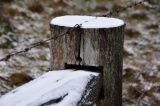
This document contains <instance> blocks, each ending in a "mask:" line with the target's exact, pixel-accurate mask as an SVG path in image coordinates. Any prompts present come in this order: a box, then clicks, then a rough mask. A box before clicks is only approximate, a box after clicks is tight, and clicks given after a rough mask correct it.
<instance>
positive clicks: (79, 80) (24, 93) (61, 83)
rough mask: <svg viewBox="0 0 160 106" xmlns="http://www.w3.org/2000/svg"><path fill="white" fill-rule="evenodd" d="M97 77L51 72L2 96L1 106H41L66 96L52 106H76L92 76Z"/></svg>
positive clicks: (80, 71)
mask: <svg viewBox="0 0 160 106" xmlns="http://www.w3.org/2000/svg"><path fill="white" fill-rule="evenodd" d="M97 75H98V73H93V72H86V71H83V70H78V71H72V70H60V71H50V72H47V73H46V74H44V75H42V76H40V77H39V78H37V79H35V80H33V81H31V82H29V83H27V84H25V85H23V86H21V87H18V88H16V89H15V90H13V91H11V92H9V93H7V94H5V95H4V96H2V97H1V98H0V106H39V105H41V104H44V103H46V102H48V101H50V100H53V99H57V98H60V97H63V96H64V95H66V94H68V95H67V96H66V97H65V98H63V100H62V101H61V102H59V103H57V104H53V105H52V106H76V104H77V102H78V101H79V100H80V99H81V96H82V94H83V92H84V90H85V87H86V85H87V83H88V82H89V81H90V79H91V76H97Z"/></svg>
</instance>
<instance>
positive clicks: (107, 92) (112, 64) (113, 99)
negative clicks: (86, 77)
mask: <svg viewBox="0 0 160 106" xmlns="http://www.w3.org/2000/svg"><path fill="white" fill-rule="evenodd" d="M76 24H82V25H81V29H79V30H77V28H75V27H74V26H75V25H76ZM50 26H51V37H55V36H58V35H60V34H62V33H63V32H65V31H67V30H70V29H71V30H72V29H73V30H72V31H70V32H69V33H67V34H65V36H62V37H59V38H57V39H53V40H51V56H52V58H51V67H52V69H63V68H64V63H65V62H67V63H68V64H77V60H76V55H77V52H78V51H77V39H79V36H81V39H80V41H81V42H80V56H81V58H82V62H81V64H82V65H93V66H103V71H104V73H103V75H104V78H103V86H104V104H103V106H122V65H123V42H124V40H123V35H124V26H125V24H124V22H123V21H122V20H120V19H116V18H107V17H92V16H62V17H57V18H54V19H53V20H52V21H51V24H50Z"/></svg>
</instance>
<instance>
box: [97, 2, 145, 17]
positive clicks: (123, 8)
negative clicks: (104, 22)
mask: <svg viewBox="0 0 160 106" xmlns="http://www.w3.org/2000/svg"><path fill="white" fill-rule="evenodd" d="M145 2H147V0H141V1H139V2H134V3H131V4H129V5H127V6H125V7H122V8H119V9H116V10H110V11H109V12H108V13H107V14H103V15H98V16H103V17H111V16H113V15H114V14H119V13H121V12H123V11H126V10H128V9H130V8H133V7H135V6H138V5H142V4H143V3H145Z"/></svg>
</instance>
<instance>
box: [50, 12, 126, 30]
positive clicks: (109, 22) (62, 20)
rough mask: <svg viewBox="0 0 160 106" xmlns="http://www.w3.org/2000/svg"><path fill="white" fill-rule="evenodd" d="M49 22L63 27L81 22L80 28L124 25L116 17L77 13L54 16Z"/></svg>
mask: <svg viewBox="0 0 160 106" xmlns="http://www.w3.org/2000/svg"><path fill="white" fill-rule="evenodd" d="M50 23H51V24H53V25H58V26H65V27H74V26H75V25H76V24H79V25H80V24H82V26H81V27H82V28H113V27H118V26H122V25H124V22H123V21H122V20H120V19H117V18H110V17H95V16H78V15H67V16H60V17H56V18H54V19H52V20H51V22H50Z"/></svg>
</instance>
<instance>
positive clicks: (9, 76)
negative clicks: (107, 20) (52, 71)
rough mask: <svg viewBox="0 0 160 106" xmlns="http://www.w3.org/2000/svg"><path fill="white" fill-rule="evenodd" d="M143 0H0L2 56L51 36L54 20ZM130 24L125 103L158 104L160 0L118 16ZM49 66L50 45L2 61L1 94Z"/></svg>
mask: <svg viewBox="0 0 160 106" xmlns="http://www.w3.org/2000/svg"><path fill="white" fill-rule="evenodd" d="M138 1H140V0H118V1H117V0H0V58H3V57H4V56H5V55H7V54H8V53H11V52H14V51H17V50H22V49H24V48H25V47H28V46H29V45H30V44H32V43H34V42H37V41H40V40H44V39H45V38H49V36H50V28H49V23H50V20H51V19H52V18H54V17H56V16H61V15H69V14H81V15H103V14H106V13H108V12H109V11H110V10H117V9H121V8H123V7H125V6H127V5H130V4H133V3H135V2H138ZM113 17H117V18H120V19H122V20H124V21H125V22H126V28H125V42H124V66H123V68H124V69H123V105H124V106H160V0H148V1H147V2H144V3H143V4H142V5H137V6H134V7H133V8H129V9H127V10H126V11H123V12H120V13H119V14H114V16H113ZM49 68H50V51H49V44H45V45H43V46H39V47H37V48H34V49H32V50H30V51H29V52H27V53H22V54H19V55H16V56H14V57H12V58H11V59H10V60H9V61H6V62H5V61H4V62H0V96H1V95H3V94H4V93H7V92H8V91H10V90H12V89H14V88H16V87H17V86H20V85H22V84H24V83H26V82H28V81H30V80H32V79H34V78H36V77H38V76H40V75H42V74H43V73H45V72H46V71H47V70H49Z"/></svg>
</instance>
